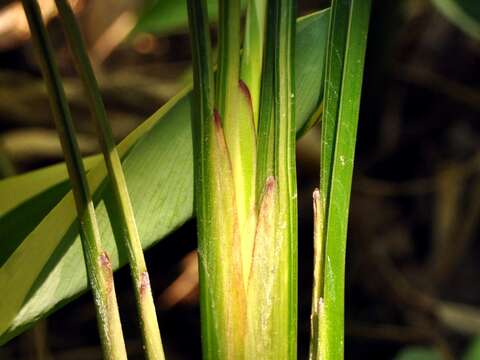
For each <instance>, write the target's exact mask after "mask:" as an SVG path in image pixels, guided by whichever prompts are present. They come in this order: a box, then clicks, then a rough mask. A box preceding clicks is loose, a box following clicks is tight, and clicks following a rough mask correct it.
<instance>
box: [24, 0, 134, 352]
mask: <svg viewBox="0 0 480 360" xmlns="http://www.w3.org/2000/svg"><path fill="white" fill-rule="evenodd" d="M23 6H24V9H25V13H26V15H27V19H28V23H29V26H30V30H31V33H32V37H33V40H34V44H35V46H36V50H37V52H38V55H39V56H38V58H39V59H38V60H39V63H40V67H41V70H42V72H43V76H44V77H45V80H46V83H47V89H48V92H49V95H50V102H51V108H52V112H53V115H54V120H55V125H56V127H57V131H58V133H59V137H60V141H61V144H62V149H63V153H64V156H65V161H66V164H67V169H68V174H69V177H70V182H71V184H72V188H73V195H74V198H75V204H76V207H77V212H78V218H79V222H80V235H81V239H82V246H83V252H84V256H85V262H86V265H87V273H88V278H89V281H90V286H91V287H92V291H93V295H94V299H95V305H96V311H97V320H98V328H99V332H100V339H101V342H102V348H103V353H104V356H105V358H107V359H112V360H113V359H115V360H117V359H126V358H127V355H126V350H125V343H124V340H123V333H122V327H121V324H120V316H119V313H118V306H117V300H116V296H115V287H114V283H113V273H112V266H111V263H110V260H109V257H108V254H107V253H106V252H105V251H104V250H103V249H102V245H101V242H100V234H99V231H98V225H97V221H96V217H95V209H94V206H93V202H92V198H91V195H90V191H89V188H88V184H87V181H86V178H85V169H84V167H83V163H82V158H81V156H80V152H79V150H78V144H77V141H76V138H75V133H74V129H73V123H72V118H71V115H70V110H69V107H68V103H67V100H66V97H65V91H64V89H63V86H62V83H61V79H60V75H59V72H58V68H57V65H56V63H55V61H54V57H53V52H52V49H51V45H50V43H49V41H48V36H47V32H46V29H45V26H44V25H43V23H42V18H41V15H40V9H39V6H38V4H37V2H36V1H35V0H23Z"/></svg>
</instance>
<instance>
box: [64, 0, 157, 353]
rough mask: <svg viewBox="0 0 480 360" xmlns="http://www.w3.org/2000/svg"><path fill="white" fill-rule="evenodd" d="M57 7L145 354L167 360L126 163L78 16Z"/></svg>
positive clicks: (67, 9) (68, 8) (65, 7)
mask: <svg viewBox="0 0 480 360" xmlns="http://www.w3.org/2000/svg"><path fill="white" fill-rule="evenodd" d="M56 4H57V8H58V12H59V15H60V18H61V20H62V23H63V28H64V30H65V33H66V36H67V39H68V43H69V45H70V49H71V52H72V55H73V59H74V61H75V65H76V68H77V71H78V73H79V75H80V78H81V80H82V83H83V86H84V89H85V93H86V95H87V98H88V101H89V104H90V110H91V112H92V115H93V120H94V123H95V125H96V127H97V134H98V139H99V142H100V147H101V149H102V152H103V156H104V159H105V163H106V165H107V171H108V175H109V177H110V180H111V184H112V188H113V192H114V195H115V200H116V206H117V207H118V209H119V217H120V227H121V229H122V240H123V241H124V243H125V247H126V249H127V254H128V259H129V262H130V270H131V276H132V280H133V284H134V288H135V299H136V305H137V311H138V313H139V316H140V328H141V332H142V339H143V344H144V349H145V355H146V358H147V359H165V355H164V351H163V346H162V340H161V337H160V330H159V326H158V322H157V315H156V312H155V304H154V301H153V296H152V291H151V287H150V281H149V276H148V271H147V266H146V263H145V258H144V255H143V250H142V244H141V241H140V237H139V234H138V230H137V225H136V222H135V215H134V212H133V208H132V204H131V201H130V196H129V194H128V188H127V183H126V181H125V175H124V173H123V169H122V163H121V161H120V157H119V155H118V152H117V150H116V148H115V142H114V140H113V135H112V130H111V127H110V124H109V123H108V120H107V114H106V111H105V106H104V104H103V101H102V97H101V95H100V90H99V88H98V84H97V81H96V79H95V74H94V72H93V69H92V66H91V64H90V61H89V59H88V55H87V51H86V49H85V46H84V41H83V38H82V35H81V32H80V29H79V27H78V24H77V22H76V20H75V15H74V14H73V11H72V9H71V7H70V5H69V4H68V2H67V1H66V0H56Z"/></svg>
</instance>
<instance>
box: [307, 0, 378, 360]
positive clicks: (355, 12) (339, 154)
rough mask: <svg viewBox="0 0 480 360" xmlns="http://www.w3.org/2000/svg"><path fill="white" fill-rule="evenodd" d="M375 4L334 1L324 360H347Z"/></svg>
mask: <svg viewBox="0 0 480 360" xmlns="http://www.w3.org/2000/svg"><path fill="white" fill-rule="evenodd" d="M370 7H371V0H333V1H332V8H331V13H330V28H329V37H328V44H327V55H326V63H325V114H324V117H323V122H322V153H321V164H320V199H319V200H320V202H319V203H320V205H321V206H322V209H320V213H321V214H322V215H323V216H324V219H323V220H321V221H320V220H318V219H317V221H319V222H320V224H321V226H322V227H323V234H322V235H321V236H322V237H323V239H320V240H317V241H320V242H323V241H325V259H324V260H323V266H324V269H323V274H322V275H320V276H322V277H323V282H324V288H323V291H320V292H319V294H318V296H319V297H320V298H318V299H315V301H317V302H321V301H323V304H324V308H323V312H322V313H320V315H319V316H320V319H319V324H318V326H319V327H320V328H319V330H318V333H320V334H321V340H322V341H321V343H320V350H319V351H318V354H319V356H320V358H322V359H327V360H331V359H343V357H344V303H345V301H344V288H345V254H346V243H347V225H348V211H349V205H350V192H351V183H352V173H353V162H354V157H355V142H356V132H357V124H358V115H359V108H360V98H361V90H362V79H363V64H364V60H365V49H366V44H367V33H368V24H369V18H370ZM317 358H318V357H317Z"/></svg>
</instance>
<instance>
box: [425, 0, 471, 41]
mask: <svg viewBox="0 0 480 360" xmlns="http://www.w3.org/2000/svg"><path fill="white" fill-rule="evenodd" d="M432 1H433V4H434V5H435V6H436V7H437V9H438V10H439V11H440V12H441V13H442V14H443V15H445V16H446V17H447V18H448V19H449V20H450V21H451V22H453V23H454V24H455V25H457V26H458V27H459V28H460V29H462V30H463V31H464V32H465V33H467V34H469V35H470V36H471V37H473V38H474V39H476V40H480V1H478V0H432Z"/></svg>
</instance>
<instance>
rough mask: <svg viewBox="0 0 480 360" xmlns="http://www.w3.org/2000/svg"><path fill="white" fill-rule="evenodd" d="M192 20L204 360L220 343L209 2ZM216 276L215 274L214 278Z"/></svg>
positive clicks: (194, 1) (198, 1) (197, 2)
mask: <svg viewBox="0 0 480 360" xmlns="http://www.w3.org/2000/svg"><path fill="white" fill-rule="evenodd" d="M187 4H188V20H189V27H190V36H191V40H190V42H191V47H192V64H193V97H192V107H191V109H192V140H193V151H194V177H195V183H194V184H195V189H194V191H195V212H196V215H197V228H198V257H199V283H200V315H201V330H202V352H203V358H204V359H216V358H218V352H219V351H220V347H219V346H220V340H219V339H218V337H217V333H216V318H215V311H216V310H218V309H216V308H215V303H214V300H213V299H212V298H213V294H212V292H213V291H215V289H213V285H214V284H212V283H210V281H211V280H213V279H212V278H210V271H209V265H210V263H211V262H214V259H212V260H210V258H212V257H213V256H214V254H212V252H213V251H214V247H213V244H212V241H214V240H215V239H214V238H213V236H214V234H213V230H212V227H213V226H212V225H211V224H210V222H209V219H210V218H211V217H213V216H215V213H214V209H213V207H214V203H213V200H214V199H213V196H214V194H213V191H212V189H211V187H210V186H209V181H210V178H211V176H212V175H213V170H212V167H211V164H210V163H209V159H210V157H211V156H212V155H211V153H212V150H211V148H212V142H213V141H214V139H213V136H211V134H212V133H213V132H214V130H213V127H214V125H213V118H214V101H215V85H214V78H213V66H212V58H211V41H210V32H209V27H208V17H207V7H206V1H205V0H188V3H187ZM213 275H215V274H212V276H213Z"/></svg>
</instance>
